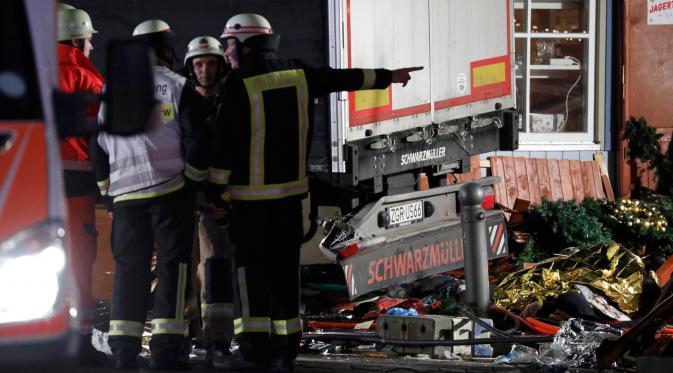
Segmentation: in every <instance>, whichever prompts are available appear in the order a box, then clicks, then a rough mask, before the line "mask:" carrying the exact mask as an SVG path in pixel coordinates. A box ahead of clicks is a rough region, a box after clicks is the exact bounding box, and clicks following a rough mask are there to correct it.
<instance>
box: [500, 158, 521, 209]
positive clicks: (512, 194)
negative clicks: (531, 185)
mask: <svg viewBox="0 0 673 373" xmlns="http://www.w3.org/2000/svg"><path fill="white" fill-rule="evenodd" d="M502 166H503V169H504V175H505V188H506V189H507V207H509V208H512V207H514V201H516V197H517V196H518V195H519V188H518V187H517V183H516V173H515V171H514V159H513V158H512V157H502Z"/></svg>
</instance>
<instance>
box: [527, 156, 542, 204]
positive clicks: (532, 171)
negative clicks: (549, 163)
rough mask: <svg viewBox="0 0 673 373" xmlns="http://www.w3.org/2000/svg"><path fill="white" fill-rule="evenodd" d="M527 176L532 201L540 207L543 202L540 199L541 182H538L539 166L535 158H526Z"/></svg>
mask: <svg viewBox="0 0 673 373" xmlns="http://www.w3.org/2000/svg"><path fill="white" fill-rule="evenodd" d="M526 176H527V177H528V190H529V192H530V201H531V202H532V203H533V204H535V205H539V204H540V202H542V199H541V198H540V194H541V193H540V182H539V181H538V175H537V165H536V163H535V159H533V158H526Z"/></svg>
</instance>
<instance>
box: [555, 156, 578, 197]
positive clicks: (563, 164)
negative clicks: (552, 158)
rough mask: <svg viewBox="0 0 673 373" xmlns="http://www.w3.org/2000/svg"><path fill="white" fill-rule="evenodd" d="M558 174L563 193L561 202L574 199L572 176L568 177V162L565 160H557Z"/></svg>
mask: <svg viewBox="0 0 673 373" xmlns="http://www.w3.org/2000/svg"><path fill="white" fill-rule="evenodd" d="M558 167H559V174H560V175H561V190H562V191H563V197H562V199H563V200H566V201H570V200H572V199H573V198H575V192H574V189H573V181H572V176H571V175H570V161H569V160H567V159H559V160H558Z"/></svg>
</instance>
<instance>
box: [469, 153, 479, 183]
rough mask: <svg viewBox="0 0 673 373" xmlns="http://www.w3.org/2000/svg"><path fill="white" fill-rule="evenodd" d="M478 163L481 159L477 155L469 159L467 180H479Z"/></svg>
mask: <svg viewBox="0 0 673 373" xmlns="http://www.w3.org/2000/svg"><path fill="white" fill-rule="evenodd" d="M480 161H481V158H480V157H479V154H477V155H473V156H471V157H470V173H469V177H470V178H469V179H468V180H476V179H480V178H481V166H480V163H479V162H480Z"/></svg>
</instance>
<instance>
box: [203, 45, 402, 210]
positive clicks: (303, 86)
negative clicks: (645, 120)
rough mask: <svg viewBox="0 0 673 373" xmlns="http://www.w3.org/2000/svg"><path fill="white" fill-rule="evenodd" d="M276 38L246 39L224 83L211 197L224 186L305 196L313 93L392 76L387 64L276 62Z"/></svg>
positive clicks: (264, 195) (243, 192)
mask: <svg viewBox="0 0 673 373" xmlns="http://www.w3.org/2000/svg"><path fill="white" fill-rule="evenodd" d="M278 38H279V35H268V36H267V35H263V36H255V37H253V38H250V39H249V40H247V41H246V46H247V47H251V48H252V52H249V53H248V54H246V55H245V58H244V59H243V60H242V62H241V65H240V67H239V69H237V70H234V71H232V72H231V73H230V74H229V78H228V79H227V81H226V82H225V85H224V87H223V89H222V95H221V96H222V100H223V102H224V103H225V105H226V107H227V110H224V111H223V112H224V113H225V114H226V115H224V116H223V115H220V118H218V126H217V130H218V131H219V134H218V135H217V139H216V143H217V144H219V145H218V146H216V147H213V154H212V157H211V158H212V159H211V167H210V172H209V177H208V181H209V183H208V196H209V199H210V200H211V201H213V202H216V203H217V202H218V198H219V196H221V195H222V193H223V192H224V190H225V188H226V190H227V191H228V192H229V193H230V194H231V200H232V201H260V200H278V199H284V198H303V196H304V195H305V194H306V193H307V192H308V179H307V176H306V157H307V148H308V141H309V133H310V130H311V129H310V126H311V122H312V119H311V117H312V113H313V110H312V106H313V100H314V98H316V97H321V96H324V95H326V94H328V93H330V92H337V91H354V90H361V89H382V88H386V87H387V86H388V85H390V82H391V75H392V74H391V72H390V71H389V70H385V69H376V70H368V69H332V68H329V67H323V68H318V69H316V68H311V67H309V66H306V65H305V64H303V63H302V62H301V61H298V60H291V61H285V60H280V59H278V58H277V57H276V50H277V44H278V40H279V39H278ZM253 39H254V40H253Z"/></svg>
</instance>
